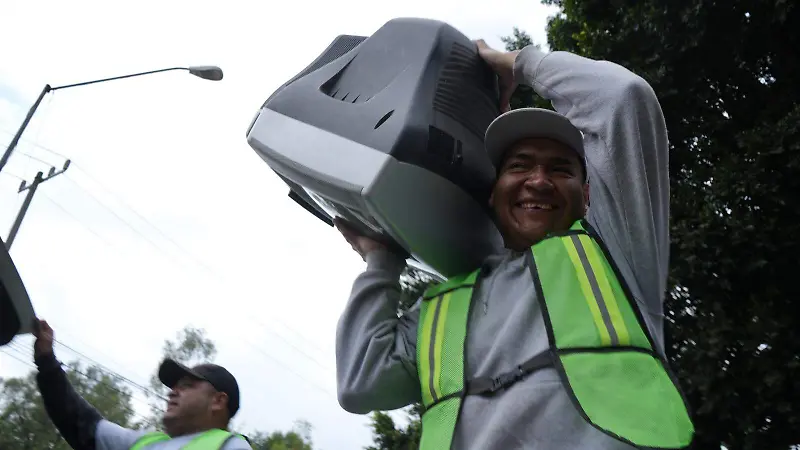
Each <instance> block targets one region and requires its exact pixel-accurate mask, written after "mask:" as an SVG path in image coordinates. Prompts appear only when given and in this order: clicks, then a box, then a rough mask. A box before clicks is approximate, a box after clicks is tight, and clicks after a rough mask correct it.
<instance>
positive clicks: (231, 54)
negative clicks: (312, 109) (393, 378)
mask: <svg viewBox="0 0 800 450" xmlns="http://www.w3.org/2000/svg"><path fill="white" fill-rule="evenodd" d="M132 5H133V4H132ZM376 5H377V4H376V3H375V2H367V1H359V0H348V1H344V2H322V1H316V2H313V3H309V2H282V3H281V7H280V8H279V7H277V6H275V5H274V4H271V3H269V2H254V1H250V2H244V1H230V2H225V3H221V2H208V1H194V2H188V1H172V2H155V1H144V2H137V3H136V4H135V5H133V6H126V7H125V8H122V7H120V6H118V4H114V3H109V2H102V1H79V2H57V1H22V0H6V1H5V2H4V3H3V6H2V8H3V13H2V14H0V42H6V43H10V42H14V43H15V44H14V45H5V46H4V48H3V64H2V67H0V130H2V131H0V142H7V141H8V140H10V138H11V135H10V134H8V133H11V134H13V132H14V131H15V130H16V127H17V126H18V125H19V123H20V121H21V120H22V117H23V116H24V114H25V112H26V111H27V108H28V107H29V105H30V103H32V102H33V101H34V100H35V98H36V96H37V95H38V93H39V91H40V90H41V88H42V86H44V84H45V83H50V84H51V85H52V86H58V85H62V84H69V83H73V82H78V81H85V80H90V79H96V78H103V77H106V76H114V75H119V74H124V73H131V72H138V71H143V70H150V69H156V68H161V67H169V66H174V65H195V64H196V65H202V64H218V65H220V66H221V67H222V68H223V69H224V71H225V78H224V80H223V81H221V82H210V81H205V80H200V79H197V78H194V77H191V76H189V75H187V74H185V73H181V72H172V73H165V74H159V75H153V76H148V77H142V78H137V79H132V80H122V81H115V82H112V83H105V84H98V85H94V86H87V87H79V88H74V89H69V90H64V91H57V92H54V93H53V94H51V95H49V96H48V97H47V98H46V100H45V101H44V102H43V103H42V106H41V108H40V110H39V111H38V112H37V114H36V117H35V119H34V121H33V122H32V124H31V126H30V128H29V129H28V130H27V131H26V133H25V137H26V138H27V139H28V141H34V142H36V143H38V144H41V145H43V146H44V147H47V148H49V149H52V150H55V151H57V152H58V153H61V154H63V155H65V156H67V157H69V158H71V159H72V160H73V161H74V162H75V165H74V166H73V167H72V168H70V169H69V170H68V171H67V173H66V174H65V175H61V176H59V177H57V178H54V179H53V180H50V181H48V182H46V183H45V184H44V185H42V187H41V189H40V191H39V193H37V194H36V198H35V200H34V202H33V205H32V206H31V208H30V211H29V212H28V215H27V217H26V219H25V222H24V224H23V226H22V230H21V231H20V234H19V235H18V237H17V240H16V242H15V243H14V246H13V249H12V256H13V257H14V259H15V261H16V263H17V265H18V267H19V269H20V271H21V273H22V275H23V277H24V279H25V282H26V285H27V286H28V289H29V291H30V294H31V297H32V298H33V301H34V306H35V308H36V310H37V312H38V313H39V314H40V315H41V316H42V317H45V318H47V319H48V320H49V321H50V322H51V324H52V325H53V326H54V328H55V330H56V333H57V336H59V337H60V338H62V339H63V341H64V342H65V343H67V344H68V345H70V346H71V347H73V348H74V349H76V350H78V351H79V352H81V353H82V354H84V355H86V356H88V357H89V358H92V359H94V360H97V361H100V362H101V363H103V364H105V365H107V366H109V367H111V368H112V369H113V370H115V371H118V372H120V373H121V374H123V375H124V376H126V377H128V378H130V379H132V380H134V381H136V382H138V383H141V384H146V381H147V377H148V376H149V375H150V373H151V372H152V371H153V370H154V368H155V366H156V364H157V363H158V358H159V356H160V348H161V344H162V342H163V340H164V339H166V338H171V337H173V336H174V334H175V332H176V331H177V330H179V329H180V328H182V327H183V326H184V325H186V324H188V323H192V324H194V325H197V326H203V327H205V328H206V329H207V330H208V332H209V334H210V336H211V337H212V338H213V339H214V340H215V341H216V343H217V345H218V347H219V350H220V351H219V357H218V361H220V362H221V363H222V364H224V365H226V366H228V367H229V368H230V369H231V371H232V372H233V373H234V374H235V375H236V376H237V377H238V379H239V380H240V384H241V387H242V391H243V398H242V411H241V414H240V416H239V418H238V419H239V423H243V424H245V425H246V427H247V429H248V430H250V429H261V430H266V431H272V430H278V429H288V428H289V427H291V425H292V422H293V421H294V420H296V419H299V418H305V419H307V420H309V421H310V422H311V423H312V424H313V425H314V427H315V429H314V433H313V436H314V439H315V441H316V443H317V444H319V446H320V447H321V448H326V449H334V448H347V449H351V448H361V447H363V446H365V445H367V444H368V443H369V442H370V432H369V429H368V428H367V426H366V424H367V420H366V418H365V417H362V416H354V415H351V414H348V413H346V412H344V411H342V410H341V408H340V407H339V406H338V404H337V402H336V399H335V379H334V370H333V369H334V366H335V361H334V346H333V339H334V334H335V327H336V321H337V319H338V316H339V314H340V312H341V310H342V308H343V307H344V304H345V302H346V300H347V297H348V294H349V290H350V285H351V282H352V279H353V278H354V277H355V276H356V275H357V274H358V273H359V271H360V270H362V269H363V263H362V261H361V260H360V258H358V257H357V256H356V255H355V254H353V253H352V251H351V250H350V248H349V246H348V245H346V244H345V243H344V242H343V241H342V239H341V237H340V236H338V234H337V233H336V232H335V230H333V229H331V228H328V227H326V226H325V225H323V224H322V223H321V222H319V221H318V220H317V219H315V218H313V217H312V216H310V215H309V214H308V213H306V212H305V211H304V210H302V209H301V208H299V207H298V206H297V205H295V204H294V203H293V202H292V201H291V200H289V199H288V198H287V197H286V193H287V189H286V187H285V186H284V185H283V183H282V182H281V181H280V180H279V179H278V178H277V177H276V176H275V175H274V174H273V173H272V171H271V170H270V169H269V168H268V167H267V166H266V164H264V163H263V162H262V161H261V160H260V159H259V158H258V156H257V155H256V154H255V152H254V151H253V150H252V149H250V148H249V147H248V145H247V143H246V142H245V136H244V134H245V131H246V128H247V126H248V124H249V123H250V120H251V119H252V117H253V115H254V114H255V113H256V111H257V108H258V107H259V106H260V105H261V104H262V103H263V101H264V100H265V99H266V97H267V96H268V95H269V94H271V93H272V91H273V90H274V89H275V88H277V87H278V86H279V85H280V84H282V83H283V82H285V81H286V80H287V79H289V78H290V77H292V76H293V75H294V74H295V73H297V72H298V71H299V70H301V69H302V68H303V67H305V66H306V65H307V64H308V63H309V62H310V61H311V60H312V59H314V58H315V57H316V56H317V55H318V54H319V52H321V51H322V50H323V49H324V48H325V47H326V46H327V45H328V44H329V43H330V41H331V40H332V39H333V38H334V37H335V36H336V35H338V34H370V33H372V32H374V31H375V30H376V29H377V28H379V27H380V26H381V25H382V24H383V23H385V22H386V21H387V20H389V19H391V18H393V17H402V16H416V17H428V18H436V19H441V20H445V21H447V22H449V23H451V24H452V25H454V26H456V27H457V28H459V29H461V30H462V31H463V32H465V33H466V34H468V35H469V36H470V37H473V38H478V37H483V38H485V39H487V41H488V42H489V43H490V44H491V45H494V46H496V47H500V46H501V43H500V40H499V36H502V35H507V34H510V32H511V29H512V27H513V26H519V27H520V28H522V29H525V30H527V31H529V32H530V33H532V34H533V36H534V39H535V40H537V41H538V42H541V43H545V38H544V26H545V23H546V17H547V15H548V14H549V13H550V12H551V11H552V10H551V9H547V8H545V7H543V6H541V5H539V4H537V2H535V1H533V2H531V1H522V0H503V1H499V2H495V3H494V4H493V6H491V7H490V6H489V5H488V4H487V3H483V2H481V3H478V2H472V1H468V2H465V1H459V2H456V1H455V0H447V1H440V2H430V1H422V0H415V1H411V2H389V3H384V4H380V6H376ZM18 149H19V150H18V151H19V153H18V154H16V155H15V156H14V157H13V158H12V160H11V162H10V163H9V165H8V166H7V167H6V169H4V171H3V174H0V204H2V208H0V219H2V222H0V226H10V224H11V222H12V220H13V217H14V215H15V214H16V208H17V207H18V206H19V203H20V201H21V196H19V195H17V194H16V188H17V186H18V185H19V180H17V179H15V178H13V177H11V176H8V175H4V174H15V175H19V176H21V177H26V178H30V177H32V176H33V175H34V174H35V173H36V171H37V170H46V169H47V166H45V165H43V164H41V163H39V162H37V161H35V160H32V159H30V158H28V157H26V156H24V155H23V154H22V153H29V154H31V155H33V156H35V157H37V158H40V159H44V160H46V161H49V162H52V163H53V164H55V165H60V164H61V163H62V162H63V159H62V158H60V157H58V156H56V155H54V154H52V153H49V152H47V151H45V150H42V149H40V148H37V147H36V146H34V145H32V144H31V143H30V142H23V143H22V144H21V145H20V147H19V148H18ZM97 181H99V182H100V184H97ZM131 208H132V209H133V210H132V209H131ZM65 210H66V212H65ZM109 210H110V211H109ZM112 211H113V212H112ZM134 211H135V212H134ZM142 217H144V218H145V220H143V219H142ZM3 224H8V225H3ZM151 224H152V225H154V226H155V228H154V227H153V226H152V225H151ZM0 232H2V233H3V236H5V235H6V234H5V233H6V231H4V230H0ZM164 235H166V236H168V238H165V237H164ZM173 242H174V243H177V244H178V245H177V246H176V245H174V244H173ZM198 261H199V262H198ZM206 267H208V268H210V269H207V268H206ZM300 336H302V338H301V337H300ZM21 342H22V343H23V344H24V345H25V346H26V347H27V348H30V347H29V345H30V341H29V339H27V338H26V339H22V340H21ZM59 351H60V352H61V353H60V354H61V356H62V357H63V358H64V359H70V358H71V357H73V356H74V355H72V354H70V352H68V351H66V350H59ZM0 358H2V359H0V361H2V363H1V364H0V375H6V376H7V375H18V374H21V373H24V372H25V371H27V370H28V369H29V368H28V367H25V366H23V365H21V364H20V363H18V362H17V361H14V360H11V359H8V358H6V357H5V356H4V355H0Z"/></svg>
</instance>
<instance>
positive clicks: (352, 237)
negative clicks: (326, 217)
mask: <svg viewBox="0 0 800 450" xmlns="http://www.w3.org/2000/svg"><path fill="white" fill-rule="evenodd" d="M333 224H334V225H336V229H337V230H339V233H342V236H344V239H345V240H346V241H347V242H348V243H349V244H350V246H351V247H353V250H355V251H356V253H358V254H359V255H361V259H363V260H364V261H366V260H367V254H368V253H370V252H373V251H375V250H380V249H385V248H386V246H384V245H383V244H381V243H380V242H378V241H376V240H374V239H370V238H368V237H366V236H362V235H361V234H359V233H358V231H356V230H354V229H353V228H352V227H351V226H350V225H348V224H347V223H345V222H344V221H343V220H342V219H339V218H336V219H333Z"/></svg>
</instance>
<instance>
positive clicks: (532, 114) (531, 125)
mask: <svg viewBox="0 0 800 450" xmlns="http://www.w3.org/2000/svg"><path fill="white" fill-rule="evenodd" d="M531 138H549V139H553V140H556V141H559V142H561V143H563V144H566V145H567V146H569V147H570V148H572V149H573V150H575V151H576V152H577V153H578V156H579V157H580V159H581V160H583V158H584V151H583V135H582V134H581V132H580V130H578V128H577V127H575V125H573V124H572V123H571V122H570V121H569V119H567V118H566V117H564V116H562V115H561V114H559V113H557V112H555V111H550V110H548V109H542V108H519V109H514V110H511V111H508V112H506V113H504V114H501V115H500V116H498V117H497V118H496V119H494V121H492V123H491V124H489V127H488V128H487V129H486V135H485V136H484V146H485V147H486V153H487V154H488V155H489V158H490V159H491V161H492V164H494V166H495V167H497V168H499V167H498V166H499V165H500V163H501V162H502V160H503V156H504V155H505V153H506V152H507V151H508V149H509V148H510V147H511V146H512V145H514V144H516V143H517V142H519V141H522V140H524V139H531Z"/></svg>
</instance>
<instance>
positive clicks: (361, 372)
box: [336, 250, 420, 414]
mask: <svg viewBox="0 0 800 450" xmlns="http://www.w3.org/2000/svg"><path fill="white" fill-rule="evenodd" d="M404 266H405V261H404V260H403V259H402V258H399V257H397V256H395V255H393V254H392V253H390V252H388V251H384V250H379V251H375V252H372V253H370V254H368V255H367V269H366V271H365V272H364V273H362V274H361V275H359V276H358V278H356V280H355V282H354V283H353V289H352V292H351V294H350V299H349V300H348V302H347V306H346V307H345V310H344V312H343V313H342V316H341V318H340V319H339V323H338V326H337V330H336V377H337V384H338V397H339V404H340V405H341V406H342V408H344V409H345V410H346V411H348V412H351V413H354V414H366V413H368V412H370V411H377V410H392V409H397V408H401V407H403V406H406V405H409V404H412V403H414V402H418V401H420V385H419V381H418V379H417V372H416V370H417V369H416V342H417V334H416V333H417V321H418V320H419V309H418V308H417V307H414V308H412V309H411V310H409V311H408V312H406V313H405V314H403V315H402V316H401V317H398V316H397V308H398V304H399V302H400V295H401V290H400V282H399V279H400V273H401V272H402V270H403V268H404Z"/></svg>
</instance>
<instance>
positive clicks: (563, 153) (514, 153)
mask: <svg viewBox="0 0 800 450" xmlns="http://www.w3.org/2000/svg"><path fill="white" fill-rule="evenodd" d="M588 200H589V186H588V184H586V183H585V176H584V172H583V165H582V164H581V163H580V161H579V159H578V154H577V153H576V152H575V151H574V150H572V149H571V148H569V147H568V146H566V145H564V144H562V143H560V142H558V141H555V140H552V139H546V138H536V139H526V140H524V141H520V142H518V143H516V144H515V145H513V146H512V147H511V148H510V149H509V150H508V151H507V153H506V155H505V159H504V160H503V163H502V165H501V166H500V170H499V171H498V176H497V181H496V182H495V185H494V188H493V190H492V195H491V197H490V199H489V204H490V206H491V207H492V209H493V210H494V212H495V217H496V221H497V225H498V227H499V228H500V231H501V232H502V233H503V238H504V239H505V242H506V246H507V247H508V248H510V249H512V250H517V251H523V250H525V249H527V248H528V247H530V246H532V245H533V244H535V243H537V242H539V241H540V240H541V239H542V238H544V237H545V235H546V234H547V233H549V232H552V231H562V230H567V229H569V227H570V226H571V225H572V224H573V223H574V222H575V221H576V220H578V219H580V218H581V217H583V215H584V213H585V211H586V205H587V204H588Z"/></svg>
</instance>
